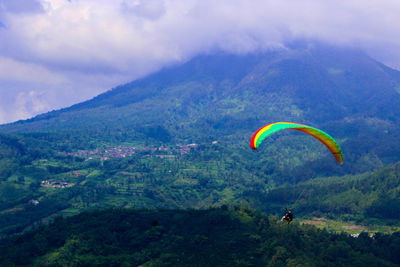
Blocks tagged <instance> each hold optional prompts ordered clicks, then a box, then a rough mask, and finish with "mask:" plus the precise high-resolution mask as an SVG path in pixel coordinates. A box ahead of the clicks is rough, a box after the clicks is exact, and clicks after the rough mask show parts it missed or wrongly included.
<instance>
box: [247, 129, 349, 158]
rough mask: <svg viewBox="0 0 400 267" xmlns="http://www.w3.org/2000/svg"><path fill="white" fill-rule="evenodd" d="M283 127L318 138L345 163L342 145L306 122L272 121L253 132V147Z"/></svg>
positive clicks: (256, 146) (251, 142) (251, 143)
mask: <svg viewBox="0 0 400 267" xmlns="http://www.w3.org/2000/svg"><path fill="white" fill-rule="evenodd" d="M283 129H292V130H297V131H301V132H303V133H306V134H309V135H311V136H313V137H315V138H316V139H318V140H319V141H320V142H321V143H323V144H324V145H325V146H326V147H327V148H328V149H329V151H331V153H332V154H333V156H334V157H335V158H336V161H337V162H338V163H339V164H342V163H343V155H342V150H341V149H340V146H339V145H338V143H337V142H336V141H335V139H333V138H332V137H331V136H330V135H329V134H327V133H325V132H323V131H321V130H319V129H317V128H313V127H310V126H307V125H304V124H299V123H293V122H275V123H271V124H268V125H265V126H264V127H261V128H260V129H258V131H256V132H255V133H254V134H253V137H252V138H251V141H250V146H251V148H252V149H254V150H256V149H257V148H258V146H259V145H260V143H261V142H262V141H263V140H264V139H265V138H266V137H267V136H269V135H271V134H273V133H275V132H277V131H280V130H283Z"/></svg>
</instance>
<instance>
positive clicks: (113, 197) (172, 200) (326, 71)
mask: <svg viewBox="0 0 400 267" xmlns="http://www.w3.org/2000/svg"><path fill="white" fill-rule="evenodd" d="M399 88H400V72H398V71H396V70H393V69H390V68H388V67H386V66H384V65H383V64H381V63H379V62H377V61H375V60H373V59H371V58H369V57H368V56H367V55H365V54H364V53H361V52H360V51H357V50H354V49H348V48H337V47H329V46H326V45H321V44H312V45H308V46H301V47H291V48H290V49H287V50H280V51H270V52H263V53H254V54H247V55H230V54H224V53H219V54H218V53H217V54H210V55H203V56H198V57H196V58H194V59H192V60H190V61H188V62H186V63H184V64H181V65H176V66H170V67H169V68H166V69H163V70H160V71H159V72H156V73H154V74H152V75H149V76H147V77H144V78H142V79H139V80H136V81H133V82H131V83H129V84H126V85H122V86H119V87H116V88H114V89H112V90H110V91H108V92H105V93H104V94H101V95H99V96H97V97H95V98H93V99H91V100H89V101H86V102H83V103H79V104H77V105H74V106H71V107H69V108H66V109H62V110H58V111H52V112H49V113H46V114H42V115H39V116H37V117H35V118H32V119H30V120H26V121H19V122H15V123H12V124H7V125H1V126H0V131H1V132H2V134H1V135H0V148H2V151H1V152H0V188H1V189H2V190H0V199H1V200H2V201H1V202H0V237H2V236H7V235H9V234H12V233H17V232H21V231H22V230H24V229H27V228H29V227H33V226H35V225H38V224H41V223H46V222H48V221H51V220H52V218H53V217H54V216H57V215H66V216H69V215H74V214H77V213H79V212H81V211H83V210H87V209H103V208H110V207H134V208H163V209H165V208H175V209H181V208H206V207H209V206H220V205H223V204H226V203H235V204H250V205H251V206H252V207H255V208H260V209H262V210H265V211H269V212H273V213H275V214H279V213H281V211H282V209H283V208H284V206H286V205H294V206H295V207H296V208H297V209H300V210H299V212H297V213H298V214H300V215H301V216H304V217H307V216H312V215H318V216H331V217H333V218H344V217H349V216H353V217H354V218H355V219H356V220H358V221H360V222H368V220H369V219H372V220H374V223H375V222H378V223H383V224H391V223H393V221H395V222H397V221H398V219H393V218H391V217H390V215H389V214H391V213H390V211H387V210H385V209H383V207H384V206H385V205H387V203H395V205H396V206H397V204H398V203H397V202H396V201H395V202H393V201H394V200H396V198H398V194H397V193H396V192H397V191H396V190H397V189H396V188H398V186H399V184H398V182H399V181H398V173H397V172H396V171H387V169H386V168H389V169H390V170H391V168H394V167H393V166H397V165H395V164H396V162H398V161H400V142H398V140H400V124H399V122H400V109H399V108H398V107H399V106H400V89H399ZM276 121H293V122H298V123H304V124H307V125H310V126H314V127H317V128H320V129H322V130H324V131H326V132H328V133H329V134H330V135H331V136H333V137H334V138H335V139H336V140H337V141H338V143H339V145H340V146H341V147H342V150H343V155H344V164H343V165H338V164H337V163H336V161H335V159H334V157H332V155H331V154H330V153H329V151H328V150H327V149H326V147H324V146H323V145H321V143H320V142H318V141H317V140H315V139H314V138H310V136H308V135H304V134H302V133H293V132H294V131H292V132H291V131H287V132H282V133H276V134H274V135H273V136H271V137H270V138H267V139H266V140H264V142H263V144H262V145H261V146H260V147H259V150H258V151H252V150H251V149H250V146H249V141H250V137H251V135H252V133H253V132H254V131H256V130H257V129H258V128H259V127H261V126H263V125H265V124H267V123H270V122H276ZM376 171H378V173H379V172H380V171H382V172H383V173H384V175H382V176H380V175H379V174H376ZM386 175H388V176H386ZM376 176H377V177H379V179H380V180H379V179H378V178H376ZM392 176H393V177H395V178H393V179H392V178H391V177H392ZM374 177H375V178H376V179H378V180H379V181H381V182H382V181H385V180H386V177H388V178H389V179H388V180H389V181H391V182H393V184H391V183H390V184H387V185H393V188H392V189H389V187H385V186H383V187H378V188H376V183H375V180H374V179H375V178H374ZM342 181H343V183H342ZM324 184H326V185H324ZM364 185H367V186H364ZM330 186H331V187H330ZM331 189H332V190H331ZM291 192H294V193H293V194H292V193H291ZM299 192H300V193H299ZM322 192H324V194H323V193H322ZM294 197H295V198H294ZM316 199H318V201H317V200H316ZM344 200H348V201H349V202H348V203H351V207H350V208H347V209H346V207H345V206H346V203H345V202H344ZM36 201H37V202H39V203H38V205H36V204H33V203H37V202H36Z"/></svg>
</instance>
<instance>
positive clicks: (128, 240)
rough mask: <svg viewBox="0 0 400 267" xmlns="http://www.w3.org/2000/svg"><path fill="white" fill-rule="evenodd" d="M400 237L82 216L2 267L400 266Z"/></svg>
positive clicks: (266, 221)
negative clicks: (31, 266) (353, 235)
mask: <svg viewBox="0 0 400 267" xmlns="http://www.w3.org/2000/svg"><path fill="white" fill-rule="evenodd" d="M399 255H400V234H399V233H398V232H397V233H394V234H392V235H383V234H376V235H375V236H374V237H373V238H371V237H369V236H368V234H366V233H362V234H361V235H360V236H359V237H358V238H354V237H351V236H349V235H347V234H331V233H328V232H327V231H323V230H317V229H316V228H314V227H313V226H307V225H299V224H296V223H295V224H290V225H287V224H286V223H284V222H280V221H277V218H276V217H267V216H266V215H265V214H263V213H260V212H258V211H255V210H252V209H249V208H233V209H228V208H227V207H222V208H220V209H209V210H169V211H136V210H129V209H113V210H106V211H100V212H91V213H82V214H80V215H77V216H74V217H71V218H68V219H62V218H57V219H56V220H55V223H54V224H51V225H49V226H42V227H39V228H38V229H36V230H34V231H31V232H28V233H26V234H24V235H20V236H15V237H13V238H12V239H10V240H3V241H2V242H1V243H0V264H1V265H3V266H15V265H18V266H25V265H35V266H139V265H140V266H298V265H302V266H305V265H306V266H398V265H399V264H400V258H399Z"/></svg>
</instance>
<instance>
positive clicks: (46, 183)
mask: <svg viewBox="0 0 400 267" xmlns="http://www.w3.org/2000/svg"><path fill="white" fill-rule="evenodd" d="M40 186H42V187H51V188H65V187H70V186H73V184H72V183H68V182H64V181H53V180H45V181H42V182H41V183H40Z"/></svg>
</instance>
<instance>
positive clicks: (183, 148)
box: [61, 144, 198, 160]
mask: <svg viewBox="0 0 400 267" xmlns="http://www.w3.org/2000/svg"><path fill="white" fill-rule="evenodd" d="M197 147H198V145H197V144H188V145H177V146H176V148H168V147H165V146H160V147H158V148H154V147H133V146H122V145H120V146H116V147H108V148H105V149H99V148H97V149H94V150H79V151H77V152H61V154H64V155H69V156H74V157H81V158H85V159H86V160H91V159H99V160H108V159H111V158H125V157H128V156H132V155H133V154H134V153H135V152H139V151H150V152H152V153H155V152H157V151H159V152H161V151H162V152H164V153H165V152H171V153H176V154H178V155H184V154H187V153H189V151H190V150H191V149H196V148H197ZM155 156H156V157H159V158H175V157H176V155H165V154H161V155H155Z"/></svg>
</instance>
